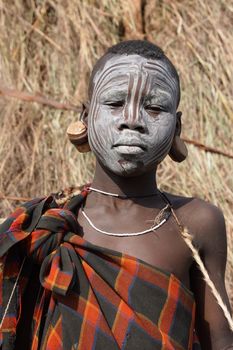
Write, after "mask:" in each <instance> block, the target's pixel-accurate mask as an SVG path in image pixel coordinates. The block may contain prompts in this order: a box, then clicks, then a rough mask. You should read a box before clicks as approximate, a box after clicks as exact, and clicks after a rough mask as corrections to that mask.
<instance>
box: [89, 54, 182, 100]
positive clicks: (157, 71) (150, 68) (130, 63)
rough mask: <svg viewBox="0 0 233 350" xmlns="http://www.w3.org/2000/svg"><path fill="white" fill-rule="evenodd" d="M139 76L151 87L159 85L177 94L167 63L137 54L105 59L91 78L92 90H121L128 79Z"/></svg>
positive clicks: (177, 86)
mask: <svg viewBox="0 0 233 350" xmlns="http://www.w3.org/2000/svg"><path fill="white" fill-rule="evenodd" d="M139 75H140V76H141V77H142V78H144V79H147V80H150V85H151V88H153V87H160V88H161V89H165V90H166V89H168V90H170V92H171V94H172V95H173V96H174V97H177V96H178V90H179V85H178V81H177V79H176V77H174V75H173V74H172V72H171V69H170V67H169V66H168V63H166V62H165V61H163V60H155V59H151V60H150V59H146V58H144V57H142V56H139V55H129V56H126V55H125V56H123V55H119V56H113V57H111V58H109V59H108V60H106V61H105V64H104V65H103V67H102V69H99V70H98V71H97V72H96V74H95V76H94V79H93V82H92V83H93V90H94V91H95V92H96V93H97V94H98V93H100V92H101V93H103V92H104V91H106V92H107V91H108V89H109V88H111V89H112V88H113V89H116V90H121V89H122V88H123V87H124V85H125V86H126V84H128V82H129V79H130V78H131V79H132V78H136V77H138V76H139Z"/></svg>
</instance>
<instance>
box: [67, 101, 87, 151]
mask: <svg viewBox="0 0 233 350" xmlns="http://www.w3.org/2000/svg"><path fill="white" fill-rule="evenodd" d="M88 112H89V104H88V103H87V104H83V105H82V111H81V114H80V118H79V120H78V121H76V122H74V123H71V124H70V125H69V126H68V128H67V131H66V133H67V135H68V137H69V140H70V142H71V143H72V144H73V145H74V146H75V147H76V148H77V150H78V151H79V152H81V153H86V152H89V151H90V150H91V149H90V146H89V144H88V133H87V128H88Z"/></svg>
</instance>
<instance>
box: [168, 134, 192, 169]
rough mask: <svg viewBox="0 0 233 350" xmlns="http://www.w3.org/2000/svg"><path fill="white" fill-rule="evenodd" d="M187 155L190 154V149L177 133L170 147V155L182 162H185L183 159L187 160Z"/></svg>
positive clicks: (176, 160)
mask: <svg viewBox="0 0 233 350" xmlns="http://www.w3.org/2000/svg"><path fill="white" fill-rule="evenodd" d="M187 155H188V150H187V147H186V145H185V143H184V141H183V140H182V139H181V138H180V137H179V136H178V135H176V136H175V138H174V140H173V144H172V147H171V149H170V152H169V156H170V157H171V159H172V160H174V161H175V162H178V163H181V162H183V160H185V158H186V157H187Z"/></svg>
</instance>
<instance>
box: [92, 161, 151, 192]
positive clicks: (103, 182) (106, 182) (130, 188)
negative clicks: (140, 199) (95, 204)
mask: <svg viewBox="0 0 233 350" xmlns="http://www.w3.org/2000/svg"><path fill="white" fill-rule="evenodd" d="M91 186H92V187H93V188H96V189H99V190H101V191H105V192H108V193H114V194H118V195H120V196H122V195H123V196H128V197H132V196H147V195H150V194H153V193H156V192H157V184H156V169H153V170H152V171H150V172H148V173H146V174H143V175H139V176H135V177H123V176H117V175H115V174H113V173H111V172H109V171H108V170H106V169H104V168H103V167H102V165H101V164H99V162H98V161H96V169H95V175H94V179H93V182H92V185H91Z"/></svg>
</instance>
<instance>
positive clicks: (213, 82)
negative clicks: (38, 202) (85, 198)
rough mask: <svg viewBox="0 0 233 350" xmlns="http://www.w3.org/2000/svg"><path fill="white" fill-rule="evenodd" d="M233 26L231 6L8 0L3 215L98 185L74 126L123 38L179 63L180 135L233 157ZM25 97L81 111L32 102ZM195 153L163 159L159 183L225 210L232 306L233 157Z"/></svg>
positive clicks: (1, 30) (0, 184)
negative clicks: (97, 70)
mask: <svg viewBox="0 0 233 350" xmlns="http://www.w3.org/2000/svg"><path fill="white" fill-rule="evenodd" d="M232 20H233V3H232V2H231V1H224V0H223V1H222V0H219V1H216V0H209V1H204V0H196V1H193V0H179V1H178V0H177V1H170V0H144V1H143V0H118V1H117V0H98V1H97V0H62V1H59V0H14V1H13V0H0V198H1V199H0V217H5V216H6V215H7V214H8V213H9V212H10V211H12V210H13V209H14V208H15V207H16V205H18V204H19V203H20V201H16V200H13V199H15V198H11V197H20V198H21V199H22V200H23V199H24V198H25V199H26V198H33V197H37V196H44V195H47V194H49V193H51V192H57V191H59V190H60V189H64V188H67V187H69V186H78V185H80V184H83V183H85V182H90V181H91V178H92V175H93V167H94V158H93V156H92V155H90V154H84V155H81V154H78V152H77V151H76V150H75V149H74V148H73V146H72V145H71V144H70V143H69V142H68V139H67V136H66V129H67V127H68V125H69V123H70V122H71V121H75V120H76V119H77V118H78V108H80V106H81V104H82V102H84V101H85V99H86V92H87V84H88V79H89V75H90V72H91V69H92V66H93V64H94V63H95V61H96V60H97V59H98V58H99V56H100V55H102V54H103V53H104V52H105V50H106V49H107V48H108V47H109V46H111V45H113V44H115V43H117V42H119V41H121V40H124V39H147V40H150V41H152V42H154V43H156V44H157V45H159V46H161V47H162V48H163V50H164V51H165V53H166V54H167V55H168V56H169V58H170V59H171V60H172V61H173V63H174V64H175V66H176V67H177V69H178V72H179V74H180V78H181V88H182V98H181V104H180V107H179V109H180V110H181V111H182V112H183V132H182V135H183V136H184V137H187V138H189V139H192V140H195V141H197V142H201V143H204V144H206V145H208V146H211V147H214V148H217V149H220V150H222V151H225V152H227V153H232V152H233V151H232V149H233V147H232V146H233V140H232V122H233V113H232V111H233V99H232V89H233V85H232V82H231V77H232V73H233V72H232V70H233V68H232V57H233V35H232V31H231V28H232ZM20 92H26V93H27V94H31V95H30V96H34V97H36V99H39V100H40V101H41V102H43V99H44V97H43V96H45V97H46V98H47V99H52V100H57V101H59V102H63V103H66V104H67V103H68V104H72V105H75V106H76V107H77V111H75V110H73V111H71V110H70V111H69V110H64V109H62V108H60V107H59V106H57V107H59V108H51V107H48V106H46V104H42V103H32V102H26V101H23V100H22V95H20ZM10 95H11V96H14V98H12V97H10ZM28 96H29V95H27V99H31V100H33V99H34V98H33V97H31V98H30V96H29V97H28ZM24 97H25V96H24ZM188 149H189V157H188V159H187V160H186V161H185V162H184V163H182V164H174V163H173V162H172V161H171V160H170V159H166V160H165V161H164V162H163V164H162V165H161V166H160V168H159V172H158V175H159V180H158V183H159V185H160V188H162V189H164V190H167V191H171V192H173V193H177V194H178V193H179V194H183V195H187V196H197V197H200V198H203V199H205V200H207V201H210V202H212V203H214V204H216V205H217V206H219V207H220V208H221V209H222V210H223V212H224V215H225V218H226V224H227V231H228V245H229V253H228V264H227V274H226V282H227V289H228V293H229V295H230V298H231V302H232V305H233V210H232V209H233V176H232V170H233V169H232V159H230V158H228V157H225V156H222V155H218V154H214V153H209V152H205V151H203V150H201V149H200V148H198V147H195V146H194V145H188ZM6 197H7V198H6ZM22 197H23V198H22ZM193 215H195V213H193Z"/></svg>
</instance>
